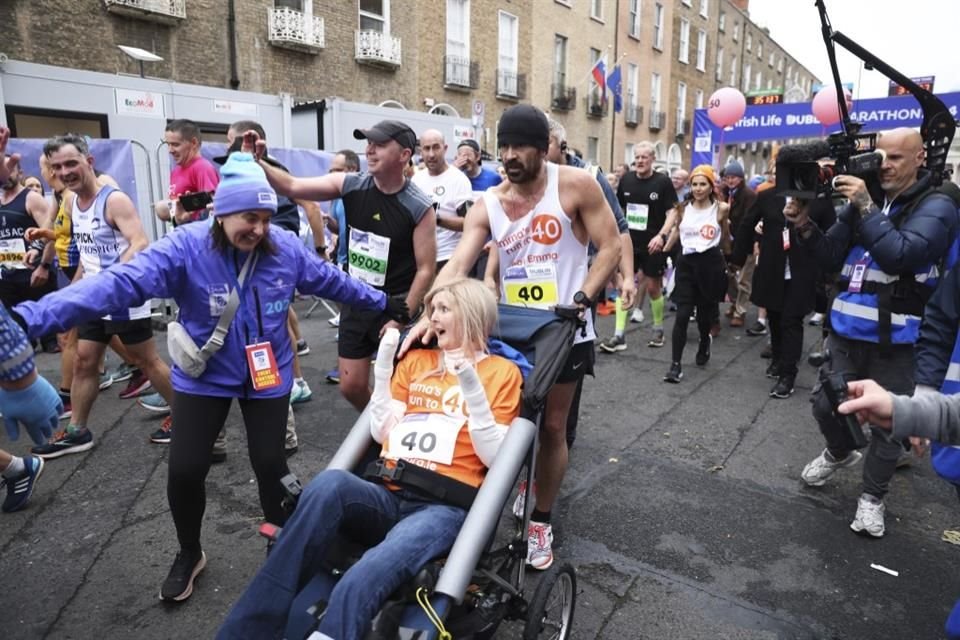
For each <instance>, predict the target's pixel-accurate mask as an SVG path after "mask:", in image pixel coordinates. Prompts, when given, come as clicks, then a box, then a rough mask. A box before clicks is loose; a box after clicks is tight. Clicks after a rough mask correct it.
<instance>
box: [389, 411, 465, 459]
mask: <svg viewBox="0 0 960 640" xmlns="http://www.w3.org/2000/svg"><path fill="white" fill-rule="evenodd" d="M463 422H464V419H463V418H462V417H454V416H447V415H443V414H441V413H410V414H407V415H405V416H404V417H403V420H402V421H401V422H400V424H398V425H397V426H395V427H394V428H393V429H391V430H390V448H389V451H390V457H391V458H417V459H420V460H428V461H430V462H436V463H439V464H447V465H449V464H451V463H453V454H454V450H455V449H456V446H457V435H458V434H459V433H460V428H461V427H462V426H463Z"/></svg>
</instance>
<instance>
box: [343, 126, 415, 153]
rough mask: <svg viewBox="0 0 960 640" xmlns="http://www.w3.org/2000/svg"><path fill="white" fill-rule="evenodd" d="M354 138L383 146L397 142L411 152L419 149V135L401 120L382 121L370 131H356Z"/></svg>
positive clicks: (354, 131)
mask: <svg viewBox="0 0 960 640" xmlns="http://www.w3.org/2000/svg"><path fill="white" fill-rule="evenodd" d="M353 137H354V138H356V139H357V140H369V141H370V142H377V143H381V144H382V143H384V142H390V141H391V140H396V141H397V144H399V145H400V146H401V147H404V148H405V149H410V150H411V151H412V150H414V149H416V147H417V134H415V133H414V132H413V129H411V128H410V127H408V126H407V125H405V124H404V123H402V122H400V121H399V120H381V121H380V122H378V123H377V124H375V125H373V126H372V127H370V128H369V129H354V130H353Z"/></svg>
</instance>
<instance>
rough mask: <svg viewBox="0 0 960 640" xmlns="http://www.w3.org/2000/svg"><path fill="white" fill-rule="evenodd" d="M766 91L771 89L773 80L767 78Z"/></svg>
mask: <svg viewBox="0 0 960 640" xmlns="http://www.w3.org/2000/svg"><path fill="white" fill-rule="evenodd" d="M767 89H773V78H767Z"/></svg>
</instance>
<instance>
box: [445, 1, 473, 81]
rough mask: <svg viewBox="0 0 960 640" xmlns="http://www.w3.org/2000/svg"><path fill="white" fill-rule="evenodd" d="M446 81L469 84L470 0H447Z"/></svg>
mask: <svg viewBox="0 0 960 640" xmlns="http://www.w3.org/2000/svg"><path fill="white" fill-rule="evenodd" d="M446 81H447V83H448V84H456V85H460V86H469V85H470V0H447V64H446Z"/></svg>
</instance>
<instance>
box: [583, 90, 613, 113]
mask: <svg viewBox="0 0 960 640" xmlns="http://www.w3.org/2000/svg"><path fill="white" fill-rule="evenodd" d="M584 104H585V105H586V108H587V115H588V116H590V117H592V118H602V117H604V116H605V115H607V113H609V111H610V103H609V101H607V100H604V99H603V98H601V97H600V96H599V95H589V96H587V97H586V98H584Z"/></svg>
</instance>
